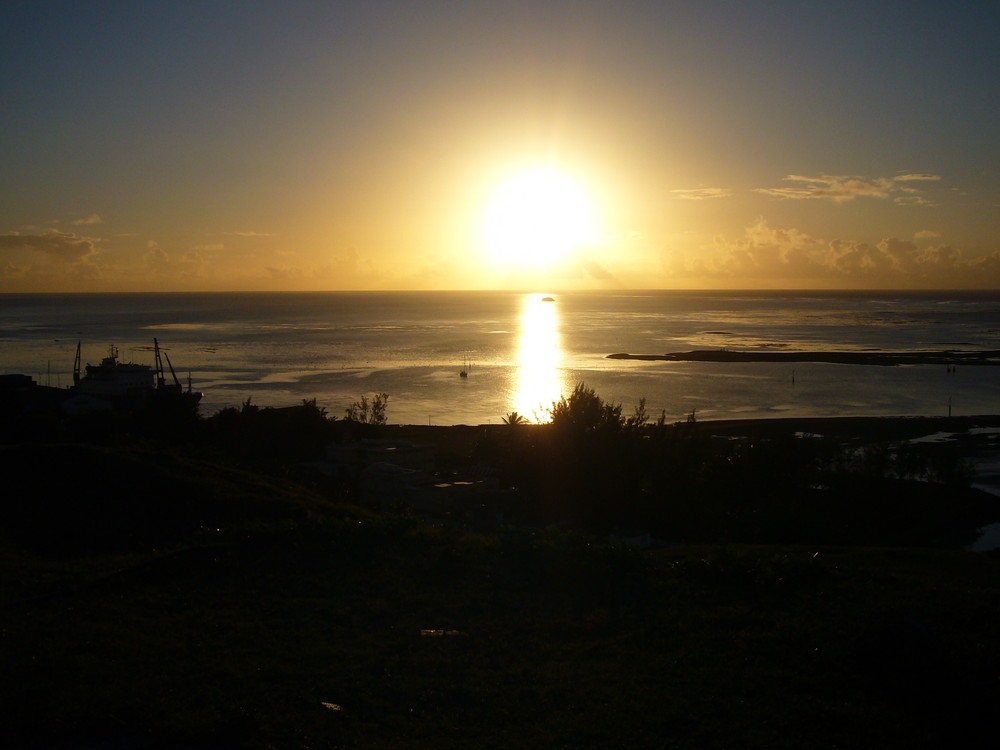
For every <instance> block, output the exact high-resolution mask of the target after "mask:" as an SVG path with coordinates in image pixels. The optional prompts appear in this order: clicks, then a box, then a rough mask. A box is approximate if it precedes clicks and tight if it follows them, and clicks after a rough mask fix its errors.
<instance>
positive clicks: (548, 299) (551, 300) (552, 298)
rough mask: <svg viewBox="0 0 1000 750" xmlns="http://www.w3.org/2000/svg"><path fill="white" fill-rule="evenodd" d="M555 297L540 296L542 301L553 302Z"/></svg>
mask: <svg viewBox="0 0 1000 750" xmlns="http://www.w3.org/2000/svg"><path fill="white" fill-rule="evenodd" d="M555 301H556V300H555V297H542V302H555Z"/></svg>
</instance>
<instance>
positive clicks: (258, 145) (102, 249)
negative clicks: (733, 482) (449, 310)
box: [0, 0, 1000, 292]
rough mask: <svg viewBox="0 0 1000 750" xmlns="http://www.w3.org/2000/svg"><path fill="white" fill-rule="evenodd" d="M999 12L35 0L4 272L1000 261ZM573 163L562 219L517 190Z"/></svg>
mask: <svg viewBox="0 0 1000 750" xmlns="http://www.w3.org/2000/svg"><path fill="white" fill-rule="evenodd" d="M998 31H1000V3H996V2H965V1H963V0H955V1H954V2H950V3H942V2H919V1H918V0H913V1H912V2H906V3H904V2H880V1H878V0H873V1H871V2H864V3H860V2H859V3H840V2H808V1H807V0H797V1H794V2H779V1H775V2H768V1H766V0H765V1H760V2H747V1H744V2H725V1H722V0H696V1H692V2H687V1H686V0H679V1H675V2H672V1H670V0H662V1H661V2H656V3H650V2H648V0H641V1H638V2H634V1H632V0H616V1H615V2H598V1H597V0H589V1H588V0H580V1H579V2H565V1H562V0H551V1H549V2H544V3H542V2H537V1H531V2H521V1H519V0H489V2H476V1H475V0H466V1H465V2H459V1H457V0H456V1H454V2H438V1H436V0H422V1H420V2H417V1H416V0H414V1H412V2H397V1H395V0H392V1H385V2H380V1H379V0H368V1H367V2H337V3H334V2H296V1H295V0H286V1H285V2H268V1H264V0H261V1H254V0H244V1H242V2H236V1H231V2H226V1H225V0H218V1H216V2H207V1H200V0H188V1H186V2H176V1H171V2H160V1H159V0H143V1H141V2H140V1H138V0H126V1H121V2H110V1H104V0H91V1H89V2H79V0H75V1H74V2H47V1H46V0H30V1H28V2H21V1H19V0H5V2H4V3H3V4H2V6H0V70H2V74H0V101H2V103H3V106H2V108H0V133H2V138H0V292H50V291H51V292H59V291H99V292H111V291H189V290H190V291H197V290H204V291H228V290H276V291H277V290H289V291H291V290H326V289H331V290H341V289H344V290H348V289H366V290H383V289H385V290H388V289H507V288H510V289H519V290H527V291H531V290H537V289H554V290H562V289H576V288H583V289H605V288H612V289H613V288H626V289H627V288H643V289H648V288H663V289H672V288H698V289H747V288H764V289H768V288H778V289H809V288H956V289H958V288H993V289H996V288H1000V220H998V219H1000V45H997V44H996V43H995V42H996V38H997V34H998ZM543 172H544V173H546V174H548V175H550V177H551V176H553V175H554V176H556V177H557V178H558V180H560V181H562V183H565V184H571V185H572V186H573V188H574V190H575V193H574V195H576V199H575V200H578V201H579V206H577V208H574V210H573V211H572V212H568V213H566V215H565V216H563V218H561V219H560V221H562V222H563V224H561V225H556V226H548V225H545V224H544V222H545V221H547V219H546V218H545V217H550V216H554V215H556V214H560V215H562V213H563V212H561V210H560V209H559V208H558V206H556V205H555V204H552V203H550V195H549V194H550V193H554V192H558V188H556V187H552V188H551V189H548V188H546V187H545V185H555V184H556V183H554V182H551V183H542V186H541V188H539V186H538V185H537V184H536V185H535V188H534V189H533V190H528V191H527V192H528V194H530V195H529V196H528V197H526V198H524V199H523V200H522V201H521V203H520V205H519V206H518V205H517V204H516V203H515V205H513V207H509V208H508V209H506V210H507V213H505V214H504V213H502V214H500V218H499V219H498V218H497V211H496V205H497V203H496V201H497V198H496V196H497V195H498V194H500V193H502V192H503V191H504V190H507V191H508V192H509V191H510V190H511V186H512V185H523V184H525V183H524V182H523V179H522V182H518V179H519V176H521V177H523V175H525V174H533V173H543ZM560 184H561V183H560ZM515 192H516V191H515ZM574 205H576V204H574ZM491 212H492V213H491ZM531 212H533V214H534V218H533V219H529V218H525V217H524V216H523V214H525V213H531ZM573 217H576V218H573ZM532 222H535V223H532ZM539 222H541V223H539ZM573 222H577V223H578V224H579V223H582V224H586V227H583V226H569V224H572V223H573ZM497 226H505V227H506V229H507V231H506V234H504V235H503V239H502V241H501V240H499V239H498V237H497V235H496V232H497V231H498V230H497V228H496V227H497ZM490 227H492V229H491V228H490ZM584 229H586V231H584ZM511 230H513V231H511ZM491 232H493V234H492V235H491V234H490V233H491ZM560 233H562V234H563V235H565V236H566V237H569V236H571V237H572V238H573V239H572V243H569V241H568V240H566V242H564V243H563V244H564V245H566V246H565V247H562V249H561V250H560V251H559V252H558V253H550V252H549V251H548V250H547V249H546V248H547V243H548V242H549V240H550V239H552V238H554V237H556V235H559V234H560ZM504 242H506V243H508V244H507V246H506V249H504V247H505V246H504V244H503V243H504ZM513 242H520V243H522V244H521V245H520V246H519V247H517V248H515V247H514V246H512V245H511V244H510V243H513ZM567 243H569V244H567ZM556 244H559V242H556ZM570 245H571V246H570ZM525 247H528V248H529V250H528V251H525Z"/></svg>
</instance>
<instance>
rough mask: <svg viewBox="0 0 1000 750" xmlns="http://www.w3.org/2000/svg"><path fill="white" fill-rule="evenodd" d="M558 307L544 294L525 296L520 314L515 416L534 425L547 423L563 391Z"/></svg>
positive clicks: (514, 401) (515, 381) (514, 403)
mask: <svg viewBox="0 0 1000 750" xmlns="http://www.w3.org/2000/svg"><path fill="white" fill-rule="evenodd" d="M556 305H557V303H556V302H555V301H553V300H552V298H551V297H546V296H545V295H543V294H526V295H525V296H524V306H523V308H522V311H521V333H520V339H519V341H518V352H517V372H516V373H515V376H514V378H515V380H514V392H513V398H512V401H513V405H514V409H515V410H516V411H517V413H518V414H521V415H522V416H524V417H527V418H528V419H530V420H532V421H535V422H544V421H547V420H548V409H549V407H551V406H552V402H553V401H556V400H558V399H559V395H560V392H561V388H562V380H561V377H560V371H559V363H560V361H561V359H562V345H561V342H560V336H559V312H558V307H557V306H556Z"/></svg>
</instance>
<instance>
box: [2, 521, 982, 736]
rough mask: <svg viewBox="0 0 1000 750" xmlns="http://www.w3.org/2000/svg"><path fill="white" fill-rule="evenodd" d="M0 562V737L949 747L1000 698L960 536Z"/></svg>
mask: <svg viewBox="0 0 1000 750" xmlns="http://www.w3.org/2000/svg"><path fill="white" fill-rule="evenodd" d="M3 563H4V566H3V570H4V572H3V580H2V581H0V586H2V588H0V591H2V596H3V598H4V602H3V607H2V617H0V628H2V629H0V636H2V641H0V646H2V665H0V669H2V673H3V675H4V679H3V680H2V683H0V723H2V735H3V736H4V738H5V740H6V741H5V743H4V744H5V746H6V747H102V748H119V747H121V748H124V747H152V748H158V747H201V748H244V747H245V748H270V747H274V748H330V747H351V748H354V747H359V748H361V747H363V748H424V747H434V748H449V747H452V748H468V747H498V748H499V747H503V748H511V747H530V748H540V747H553V748H577V747H668V748H669V747H676V748H709V747H787V748H793V747H794V748H801V747H812V748H827V747H829V748H833V747H851V748H880V747H941V746H947V745H952V744H956V743H961V742H963V741H965V740H968V739H969V738H971V737H974V736H976V734H977V733H978V732H979V731H981V730H983V729H984V728H986V727H987V725H988V721H989V720H990V717H991V715H992V714H991V712H992V708H993V707H994V706H995V705H996V699H997V698H998V697H1000V695H998V691H997V675H998V667H1000V636H998V631H997V628H996V615H997V612H998V604H1000V593H998V591H997V587H996V580H997V565H998V564H1000V563H998V561H997V560H996V559H995V558H991V557H988V556H974V555H971V554H965V553H959V552H942V551H931V550H892V549H886V550H875V549H813V548H775V547H743V548H716V547H704V548H674V549H669V550H663V551H659V552H652V553H649V552H647V553H641V552H636V551H632V550H628V549H624V548H612V547H607V546H599V545H593V544H589V543H587V541H586V540H582V539H580V538H577V537H573V536H568V535H563V534H559V533H556V532H529V531H523V530H522V531H514V530H512V531H510V532H507V533H503V534H500V535H499V536H495V537H490V538H486V537H478V536H473V535H468V534H463V533H461V532H457V531H452V530H442V529H433V528H428V527H426V526H423V525H421V524H419V523H417V522H415V521H412V520H408V519H400V518H393V517H383V518H370V517H367V518H361V519H359V518H348V517H344V516H343V515H342V514H341V515H340V516H338V515H337V514H336V513H331V514H322V513H318V514H314V515H313V516H311V517H309V518H299V519H286V520H277V521H272V522H269V523H266V524H259V525H257V526H253V525H252V524H251V525H243V526H240V527H239V528H235V527H234V528H233V529H231V530H229V531H225V530H223V531H221V532H218V533H216V532H211V533H208V532H201V535H200V536H198V535H195V536H193V537H191V538H189V539H185V540H182V541H181V542H179V543H178V544H176V545H174V546H173V547H171V548H169V549H162V548H161V549H157V550H156V551H152V550H147V551H142V552H131V553H129V554H124V555H100V554H92V553H88V554H87V555H84V556H80V557H76V558H73V559H54V558H52V557H44V556H39V555H36V554H31V553H27V552H24V551H23V550H21V549H19V548H17V547H15V546H13V545H12V544H10V543H8V544H6V545H5V547H4V551H3ZM423 630H434V631H444V633H445V634H443V635H438V634H433V635H427V634H422V632H421V631H423Z"/></svg>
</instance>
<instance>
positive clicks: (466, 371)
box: [458, 360, 472, 378]
mask: <svg viewBox="0 0 1000 750" xmlns="http://www.w3.org/2000/svg"><path fill="white" fill-rule="evenodd" d="M471 369H472V365H470V364H469V362H468V360H466V362H465V364H463V365H462V369H461V370H459V371H458V377H460V378H467V377H469V370H471Z"/></svg>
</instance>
